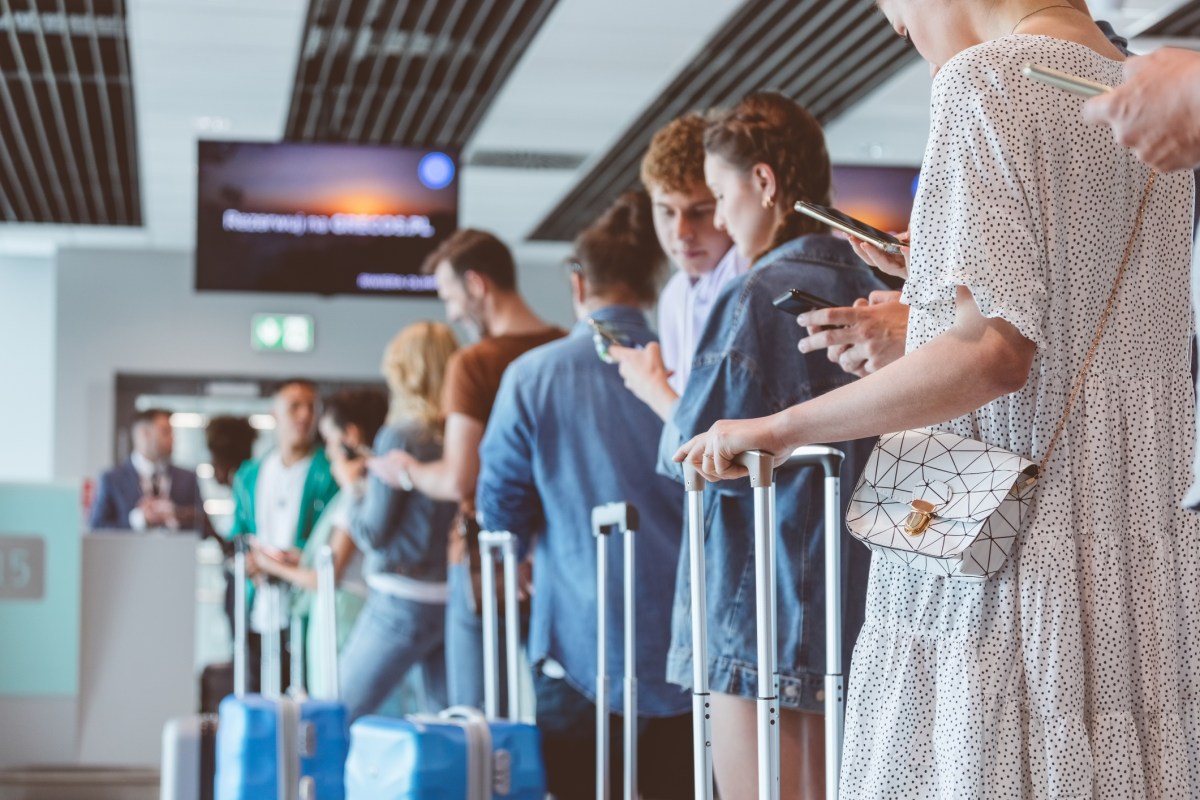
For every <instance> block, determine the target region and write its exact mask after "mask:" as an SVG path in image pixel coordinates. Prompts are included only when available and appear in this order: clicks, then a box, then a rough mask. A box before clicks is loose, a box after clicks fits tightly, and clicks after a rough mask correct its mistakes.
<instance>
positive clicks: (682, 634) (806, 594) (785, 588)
mask: <svg viewBox="0 0 1200 800" xmlns="http://www.w3.org/2000/svg"><path fill="white" fill-rule="evenodd" d="M777 481H778V482H777V485H776V519H777V520H778V529H779V535H778V538H777V540H776V541H777V544H776V564H777V576H778V587H777V612H776V613H777V618H776V619H777V628H778V632H779V650H778V669H779V698H780V701H779V702H780V704H781V705H782V706H783V707H785V708H791V709H798V710H802V711H818V712H819V711H822V710H823V709H824V700H825V691H824V676H825V574H824V573H825V561H824V547H825V533H824V505H823V504H824V487H823V480H822V477H821V476H820V475H818V474H816V473H815V471H812V470H805V471H800V472H795V473H791V474H787V473H784V472H782V471H781V472H780V474H779V476H778V478H777ZM846 484H847V482H846V480H844V479H843V481H842V487H843V491H844V492H847V493H848V492H849V488H848V487H847V485H846ZM844 496H849V495H848V494H845V495H844ZM704 511H705V531H706V539H705V546H704V550H705V575H706V594H707V598H706V599H707V603H708V614H707V619H708V674H709V688H710V690H711V691H714V692H720V693H722V694H730V695H735V696H738V697H746V698H755V697H757V696H758V637H757V627H758V621H757V607H756V602H755V569H754V500H753V495H752V494H751V492H750V490H749V487H747V491H745V492H716V491H713V490H711V489H710V490H709V491H707V492H705V503H704ZM841 546H842V587H843V600H842V609H843V617H842V623H843V624H842V636H843V651H842V652H843V656H842V658H843V675H846V674H849V666H850V652H851V651H852V649H853V647H854V640H855V639H856V638H857V636H858V631H859V629H860V628H861V627H862V622H863V614H864V610H865V609H864V607H865V599H866V586H867V576H868V574H869V571H870V551H869V550H867V548H866V547H864V546H863V545H862V544H861V543H859V542H857V541H854V540H853V539H851V537H850V536H849V534H848V533H846V532H845V531H842V533H841ZM689 555H690V553H689V547H688V542H687V540H686V539H685V540H684V542H683V546H682V547H681V549H680V557H679V565H678V572H677V579H676V593H675V606H674V611H673V615H672V620H671V634H672V636H671V651H670V654H669V655H668V659H667V678H668V680H670V681H671V682H672V683H676V684H679V685H681V686H685V687H691V685H692V623H691V574H690V563H689Z"/></svg>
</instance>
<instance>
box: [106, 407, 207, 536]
mask: <svg viewBox="0 0 1200 800" xmlns="http://www.w3.org/2000/svg"><path fill="white" fill-rule="evenodd" d="M130 433H131V435H132V438H133V454H132V455H131V456H130V457H129V460H128V461H126V462H125V463H123V464H120V465H118V466H116V467H113V468H112V469H110V470H109V471H108V472H105V473H104V474H103V475H102V476H101V477H100V488H99V491H98V492H97V494H96V502H95V504H94V505H93V506H92V518H91V522H90V527H91V528H92V529H93V530H96V529H99V528H124V529H132V530H136V531H141V530H147V529H150V528H168V529H171V530H203V529H204V527H205V517H204V505H203V500H202V498H201V496H200V485H199V483H198V482H197V480H196V473H194V472H192V471H191V470H186V469H181V468H179V467H176V466H174V465H173V464H171V450H172V448H173V447H174V444H175V440H174V436H173V434H172V432H171V413H170V412H169V411H165V410H163V409H161V408H152V409H148V410H146V411H139V412H138V413H137V415H136V416H135V417H134V418H133V427H132V429H131V431H130Z"/></svg>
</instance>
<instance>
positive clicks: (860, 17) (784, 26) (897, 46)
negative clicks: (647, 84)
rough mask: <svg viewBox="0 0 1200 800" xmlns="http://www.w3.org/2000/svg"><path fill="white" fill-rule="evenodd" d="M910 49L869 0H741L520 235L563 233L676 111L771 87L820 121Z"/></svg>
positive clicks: (576, 226)
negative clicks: (652, 98)
mask: <svg viewBox="0 0 1200 800" xmlns="http://www.w3.org/2000/svg"><path fill="white" fill-rule="evenodd" d="M916 58H917V54H916V52H915V51H914V50H913V49H912V48H910V47H909V46H908V44H907V43H906V42H905V41H904V40H903V39H901V38H900V37H898V36H896V34H895V32H893V31H892V29H891V27H890V26H889V25H888V23H887V20H886V19H885V18H884V16H883V14H881V13H880V12H879V9H878V8H876V7H875V3H874V2H873V0H802V1H801V2H797V0H749V2H746V3H744V4H742V6H741V7H740V8H739V10H738V11H737V12H736V13H735V14H734V15H733V16H732V17H731V18H730V20H729V21H728V22H727V23H726V24H725V25H724V26H722V28H721V29H720V30H719V31H718V32H717V33H716V35H715V36H714V37H713V38H712V39H711V40H709V41H708V42H707V43H706V44H705V45H704V46H703V47H702V48H701V49H700V51H699V52H698V53H697V54H696V57H695V58H694V59H693V60H692V62H691V63H690V64H688V65H687V66H686V67H684V69H683V71H682V72H681V73H680V74H679V75H678V76H677V77H676V78H675V80H674V81H672V83H671V85H670V86H669V87H667V89H666V91H664V92H663V93H662V95H661V96H660V97H659V98H658V99H657V100H655V101H654V102H653V103H652V104H651V105H650V107H649V108H647V109H646V110H645V111H644V112H643V113H642V115H641V116H640V117H638V119H637V120H636V121H635V122H634V123H633V124H632V125H631V126H630V127H629V129H628V130H626V131H625V133H624V134H623V135H622V136H621V138H620V139H619V140H618V141H617V143H616V144H615V145H614V146H613V147H612V149H611V150H609V151H608V153H606V154H605V155H604V156H603V157H601V158H600V159H599V160H597V161H596V162H595V163H594V165H593V166H592V168H591V169H590V170H588V172H587V173H586V174H585V175H583V176H582V177H581V178H580V180H579V182H578V184H577V185H576V186H575V188H574V189H572V190H571V191H570V192H569V193H568V194H567V195H566V197H564V198H563V200H562V201H561V202H560V203H559V204H558V205H557V206H556V207H555V208H554V209H553V210H552V211H551V212H550V213H549V215H547V217H546V218H545V220H543V221H542V223H541V224H539V225H538V227H537V228H536V229H535V230H534V232H533V234H532V235H531V236H530V238H531V239H535V240H552V241H566V240H570V239H571V238H573V237H574V236H575V234H576V233H578V232H579V231H580V230H582V229H583V228H584V227H585V226H586V225H587V224H588V223H589V222H591V221H592V220H593V219H595V217H596V216H597V214H599V213H600V211H601V210H603V209H604V208H605V207H606V206H607V205H608V204H609V203H610V202H612V200H613V199H614V198H615V197H617V196H618V195H619V194H620V193H621V192H623V191H626V190H628V189H631V188H633V187H635V186H636V185H637V184H638V168H639V165H640V163H641V159H642V155H643V154H644V153H645V151H646V148H647V147H648V146H649V144H650V138H651V137H652V136H653V135H654V132H655V131H657V130H658V129H659V128H661V127H662V126H663V125H665V124H666V123H668V122H670V121H671V120H672V119H674V118H675V117H677V116H679V115H680V114H683V113H685V112H687V111H691V110H697V109H700V110H702V109H707V108H712V107H714V106H728V105H732V104H733V103H736V102H737V101H738V100H740V99H741V98H742V97H744V96H745V95H747V94H749V93H750V92H752V91H755V90H759V89H778V90H779V91H782V92H783V93H784V94H786V95H788V96H789V97H792V98H795V99H796V100H797V101H798V102H800V103H802V104H803V105H804V106H805V107H806V108H808V110H809V111H811V112H812V113H813V114H815V115H816V117H817V118H818V119H819V120H821V121H822V122H826V123H827V122H829V121H830V120H831V119H833V118H834V117H836V116H837V115H838V114H839V113H841V112H842V111H844V110H845V109H846V108H848V107H849V106H850V105H851V104H853V103H854V102H855V101H856V100H858V99H859V98H861V97H862V96H863V95H864V94H866V93H867V92H869V91H871V90H872V89H874V88H875V87H876V86H878V85H879V84H880V83H881V82H882V81H884V80H885V79H886V78H888V77H890V76H891V75H892V74H894V73H895V72H896V71H897V70H898V69H900V68H901V67H903V66H904V65H906V64H908V63H909V62H911V61H913V60H915V59H916Z"/></svg>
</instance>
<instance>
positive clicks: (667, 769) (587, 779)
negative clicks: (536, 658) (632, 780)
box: [533, 667, 695, 800]
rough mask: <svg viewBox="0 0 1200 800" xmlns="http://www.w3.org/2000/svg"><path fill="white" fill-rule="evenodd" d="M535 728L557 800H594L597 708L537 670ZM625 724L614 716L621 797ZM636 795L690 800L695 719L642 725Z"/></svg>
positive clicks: (612, 767)
mask: <svg viewBox="0 0 1200 800" xmlns="http://www.w3.org/2000/svg"><path fill="white" fill-rule="evenodd" d="M533 685H534V693H535V694H536V695H537V726H538V729H539V730H540V731H541V734H542V758H543V759H544V760H545V762H546V783H547V789H549V791H550V794H552V795H554V797H556V798H557V799H558V800H593V798H595V796H596V706H595V704H593V703H592V702H591V701H590V700H588V699H587V698H586V697H584V696H583V695H582V694H580V693H579V692H577V691H576V690H575V689H574V688H573V687H571V686H570V684H568V683H567V682H566V681H565V680H561V679H557V678H551V677H549V676H547V675H544V674H542V671H541V669H540V668H539V667H534V670H533ZM622 725H623V719H622V717H621V716H620V715H618V714H610V715H609V722H608V730H609V762H608V763H609V786H610V787H612V795H613V796H614V797H619V796H620V792H621V782H622V780H623V775H624V765H625V757H624V750H623V749H622V739H623V738H624V737H623V735H622V733H623V728H622ZM638 790H639V792H640V794H641V796H642V797H645V798H647V800H651V799H653V800H659V799H660V798H662V799H670V800H674V798H679V800H691V798H693V797H694V796H695V794H694V791H693V788H692V715H691V714H682V715H680V716H678V717H661V718H659V717H640V718H639V719H638Z"/></svg>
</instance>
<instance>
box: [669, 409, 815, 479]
mask: <svg viewBox="0 0 1200 800" xmlns="http://www.w3.org/2000/svg"><path fill="white" fill-rule="evenodd" d="M771 419H772V418H771V417H761V418H759V419H750V420H721V421H719V422H717V423H715V424H714V425H713V426H712V427H711V428H709V430H708V432H707V433H702V434H700V435H699V436H696V437H693V438H692V439H691V440H690V441H689V442H687V443H686V444H684V445H683V446H682V447H680V448H679V450H677V451H676V452H675V455H674V460H675V461H677V462H679V463H682V464H687V465H690V466H691V468H692V469H694V470H695V471H696V472H697V473H698V474H699V475H700V476H701V477H703V478H704V480H706V481H710V482H715V481H722V480H729V479H732V478H744V477H746V476H748V475H749V476H750V477H751V479H752V483H754V485H756V486H757V485H760V482H762V481H766V483H762V485H767V484H769V482H770V478H769V477H768V476H769V474H770V473H771V472H772V471H773V470H774V468H775V467H778V466H779V465H781V464H783V463H784V462H785V461H787V460H788V458H789V457H790V455H791V450H790V449H789V448H785V447H782V446H777V444H776V442H775V436H774V435H773V432H772V431H771V429H770V420H771ZM778 453H781V454H778Z"/></svg>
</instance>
